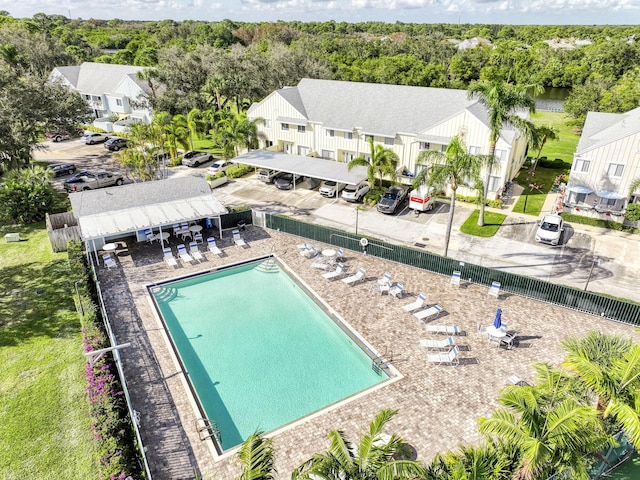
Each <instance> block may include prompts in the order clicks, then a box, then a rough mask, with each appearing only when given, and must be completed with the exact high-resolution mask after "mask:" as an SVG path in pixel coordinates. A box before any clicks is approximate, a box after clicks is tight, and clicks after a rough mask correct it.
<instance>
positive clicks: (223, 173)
mask: <svg viewBox="0 0 640 480" xmlns="http://www.w3.org/2000/svg"><path fill="white" fill-rule="evenodd" d="M225 175H226V173H225V172H216V173H214V174H213V175H207V176H206V177H205V178H206V180H207V182H211V181H213V180H215V179H216V178H222V177H224V176H225Z"/></svg>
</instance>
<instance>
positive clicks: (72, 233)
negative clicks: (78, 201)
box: [46, 212, 82, 253]
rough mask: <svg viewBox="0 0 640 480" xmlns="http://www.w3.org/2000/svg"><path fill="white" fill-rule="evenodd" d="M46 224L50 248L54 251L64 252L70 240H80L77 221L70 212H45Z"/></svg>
mask: <svg viewBox="0 0 640 480" xmlns="http://www.w3.org/2000/svg"><path fill="white" fill-rule="evenodd" d="M46 224H47V235H49V242H50V243H51V249H52V250H53V251H54V252H56V253H58V252H66V251H67V243H68V242H69V241H70V240H82V237H81V236H80V227H79V226H78V221H77V220H76V217H74V216H73V213H71V212H64V213H54V214H53V215H49V214H48V213H47V216H46Z"/></svg>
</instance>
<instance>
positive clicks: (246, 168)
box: [226, 163, 253, 178]
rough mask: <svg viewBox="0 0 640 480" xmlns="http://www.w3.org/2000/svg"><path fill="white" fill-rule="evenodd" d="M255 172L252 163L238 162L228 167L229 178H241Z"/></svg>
mask: <svg viewBox="0 0 640 480" xmlns="http://www.w3.org/2000/svg"><path fill="white" fill-rule="evenodd" d="M249 172H253V167H252V166H251V165H245V164H244V163H238V164H236V165H232V166H230V167H229V168H227V172H226V173H227V177H229V178H240V177H244V176H245V175H246V174H247V173H249Z"/></svg>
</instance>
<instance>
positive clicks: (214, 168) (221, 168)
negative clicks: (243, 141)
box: [207, 160, 233, 175]
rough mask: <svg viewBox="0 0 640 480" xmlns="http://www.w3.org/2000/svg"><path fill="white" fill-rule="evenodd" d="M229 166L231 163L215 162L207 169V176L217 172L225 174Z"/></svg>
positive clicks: (225, 161) (226, 161)
mask: <svg viewBox="0 0 640 480" xmlns="http://www.w3.org/2000/svg"><path fill="white" fill-rule="evenodd" d="M231 165H233V162H230V161H228V160H216V161H215V162H214V163H213V165H211V166H210V167H209V168H207V175H215V174H216V173H218V172H225V171H226V170H227V168H229V167H230V166H231Z"/></svg>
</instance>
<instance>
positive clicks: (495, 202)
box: [456, 195, 502, 208]
mask: <svg viewBox="0 0 640 480" xmlns="http://www.w3.org/2000/svg"><path fill="white" fill-rule="evenodd" d="M456 201H457V202H465V203H473V204H474V205H480V202H481V199H480V198H478V197H477V196H473V197H466V196H464V195H456ZM486 205H487V206H488V207H491V208H502V199H500V198H498V199H496V200H487V203H486Z"/></svg>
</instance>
